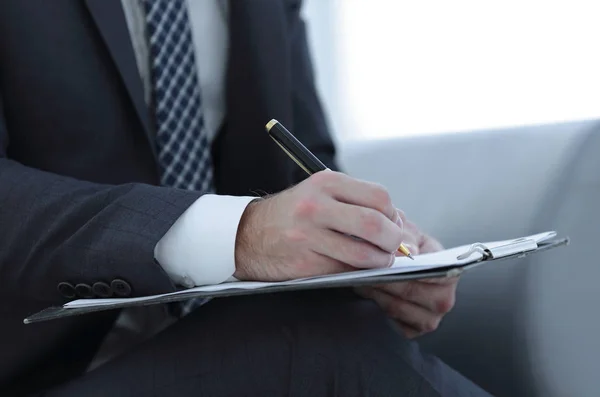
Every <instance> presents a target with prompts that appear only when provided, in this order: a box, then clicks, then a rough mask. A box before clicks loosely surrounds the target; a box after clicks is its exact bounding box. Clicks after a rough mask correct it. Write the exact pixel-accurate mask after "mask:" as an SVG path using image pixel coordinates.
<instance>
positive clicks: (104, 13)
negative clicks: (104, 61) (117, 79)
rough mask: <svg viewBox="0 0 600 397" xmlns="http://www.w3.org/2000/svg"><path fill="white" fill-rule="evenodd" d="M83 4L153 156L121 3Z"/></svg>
mask: <svg viewBox="0 0 600 397" xmlns="http://www.w3.org/2000/svg"><path fill="white" fill-rule="evenodd" d="M85 3H86V5H87V7H88V9H89V11H90V14H91V15H92V18H93V20H94V22H95V23H96V26H97V28H98V30H99V31H100V35H101V37H102V39H103V40H104V42H105V44H106V46H107V48H108V52H109V53H110V55H111V57H112V60H113V61H114V63H115V65H116V67H117V70H118V72H119V75H120V76H121V79H122V81H123V83H124V85H125V88H126V89H127V93H128V94H129V97H130V99H131V101H132V103H133V106H134V108H135V111H136V113H137V115H138V118H139V120H140V122H141V124H142V127H143V129H144V132H145V133H146V136H147V137H148V139H149V140H150V147H151V149H152V151H153V153H154V154H155V155H156V152H155V145H154V143H153V142H154V137H153V134H152V125H151V123H150V113H149V110H148V106H147V104H146V102H145V100H144V88H143V86H142V81H141V78H140V74H139V71H138V68H137V63H136V60H135V53H134V50H133V47H132V45H131V39H130V34H129V29H128V28H127V21H126V20H125V15H124V13H123V9H122V8H121V2H120V1H119V0H85Z"/></svg>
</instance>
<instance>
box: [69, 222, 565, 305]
mask: <svg viewBox="0 0 600 397" xmlns="http://www.w3.org/2000/svg"><path fill="white" fill-rule="evenodd" d="M555 235H556V233H555V232H545V233H539V234H534V235H532V236H527V237H524V238H525V239H527V240H530V241H531V242H532V243H533V246H532V247H531V249H535V247H536V246H537V243H539V242H542V241H544V240H546V239H548V238H550V237H553V236H555ZM519 240H522V239H510V240H501V241H492V242H486V243H484V244H485V246H486V247H488V248H489V249H492V250H493V249H494V248H497V247H501V246H510V243H512V242H515V241H519ZM471 245H472V244H467V245H462V246H459V247H454V248H450V249H446V250H443V251H439V252H434V253H430V254H423V255H416V256H414V260H411V259H410V258H407V257H402V256H401V257H397V258H396V260H395V262H394V264H393V265H392V266H391V267H389V268H385V269H367V270H356V271H352V272H347V273H338V274H331V275H327V276H318V277H307V278H302V279H295V280H290V281H281V282H255V281H236V282H226V283H222V284H216V285H205V286H200V287H195V288H190V289H186V290H183V291H177V292H171V293H168V294H162V295H152V296H143V297H137V298H108V299H78V300H75V301H72V302H69V303H66V304H65V305H64V306H63V307H65V308H77V307H90V306H111V305H118V304H120V303H123V302H125V301H126V302H143V301H146V300H150V299H154V298H158V297H164V296H173V295H181V294H187V293H190V292H195V291H197V292H215V291H223V290H227V289H258V288H265V287H269V286H274V285H278V286H283V285H295V284H320V283H329V282H332V281H343V280H352V279H358V278H366V277H373V276H383V275H390V274H401V273H410V272H414V271H420V270H428V269H435V268H443V267H447V266H456V265H467V264H469V263H475V262H477V261H479V260H481V259H482V257H483V255H482V254H481V253H478V252H474V253H473V254H472V255H470V256H469V257H467V258H465V259H462V260H459V259H457V257H458V256H459V255H461V254H464V253H465V252H467V251H469V248H470V247H471ZM509 251H510V250H505V251H503V252H504V253H507V252H509Z"/></svg>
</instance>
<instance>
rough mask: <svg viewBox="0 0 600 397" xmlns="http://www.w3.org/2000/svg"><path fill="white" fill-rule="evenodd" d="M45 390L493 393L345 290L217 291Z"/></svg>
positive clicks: (90, 393)
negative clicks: (77, 375) (221, 293)
mask: <svg viewBox="0 0 600 397" xmlns="http://www.w3.org/2000/svg"><path fill="white" fill-rule="evenodd" d="M43 395H44V396H48V397H50V396H51V397H70V396H78V397H79V396H86V397H95V396H110V397H121V396H123V397H126V396H127V397H138V396H140V397H141V396H144V397H145V396H177V397H187V396H206V397H209V396H215V397H221V396H236V397H239V396H253V397H254V396H293V397H299V396H310V397H320V396H343V397H353V396H404V397H408V396H420V397H428V396H489V394H487V393H486V392H485V391H483V390H482V389H481V388H479V387H478V386H476V385H475V384H474V383H472V382H471V381H469V380H467V379H466V378H465V377H463V376H462V375H460V374H459V373H458V372H456V371H455V370H453V369H452V368H450V367H448V366H447V365H446V364H444V363H443V362H442V361H441V360H439V359H438V358H436V357H433V356H430V355H428V354H425V353H424V352H422V351H420V349H419V347H418V345H417V344H416V343H415V342H413V341H409V340H406V339H405V338H403V336H402V334H401V333H400V331H399V329H398V328H397V327H396V326H395V323H394V322H393V321H391V320H390V319H389V318H388V317H387V316H386V315H385V314H384V313H383V312H382V311H381V310H380V309H379V307H378V306H377V305H376V304H375V303H374V302H372V301H370V300H367V299H363V298H361V297H359V296H357V295H355V294H354V293H352V292H351V291H350V290H347V289H335V290H333V289H331V290H320V291H303V292H284V293H278V294H258V295H252V296H239V297H229V298H218V299H214V300H212V301H210V302H209V303H207V304H206V305H204V306H202V307H200V308H198V309H197V310H195V311H194V312H192V313H191V314H189V315H188V316H186V317H184V318H183V319H181V320H179V321H177V322H176V323H175V324H173V325H171V326H170V327H168V328H167V329H165V330H164V331H162V332H161V333H159V334H158V335H156V336H155V337H153V338H151V339H150V340H148V341H145V342H143V343H141V344H139V345H137V346H135V347H133V348H132V349H131V350H130V351H128V352H126V353H124V354H122V355H121V356H119V357H117V358H115V359H113V360H111V361H109V362H108V363H106V364H104V365H103V366H101V367H99V368H97V369H95V370H93V371H90V372H88V373H86V374H84V375H82V376H81V377H80V378H77V379H74V380H72V381H71V382H69V383H68V384H64V385H61V386H60V387H58V388H56V389H53V390H49V391H47V392H45V393H43Z"/></svg>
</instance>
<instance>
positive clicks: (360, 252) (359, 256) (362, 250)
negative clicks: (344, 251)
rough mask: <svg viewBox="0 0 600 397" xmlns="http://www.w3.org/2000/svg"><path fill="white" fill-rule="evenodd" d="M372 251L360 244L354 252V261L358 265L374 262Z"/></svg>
mask: <svg viewBox="0 0 600 397" xmlns="http://www.w3.org/2000/svg"><path fill="white" fill-rule="evenodd" d="M372 251H373V250H372V249H371V248H369V247H368V246H366V245H364V244H359V245H358V247H357V248H356V250H355V251H354V255H353V256H354V258H353V259H354V260H355V261H356V262H357V263H358V264H366V263H369V262H371V261H372V257H373V254H372Z"/></svg>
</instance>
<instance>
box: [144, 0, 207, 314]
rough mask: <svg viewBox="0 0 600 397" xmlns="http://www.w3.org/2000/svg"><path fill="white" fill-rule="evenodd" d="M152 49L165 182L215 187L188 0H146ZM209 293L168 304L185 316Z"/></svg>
mask: <svg viewBox="0 0 600 397" xmlns="http://www.w3.org/2000/svg"><path fill="white" fill-rule="evenodd" d="M143 3H144V7H145V11H146V24H147V31H148V40H149V46H150V54H151V71H152V83H153V99H154V104H155V118H156V127H157V133H156V145H157V152H158V162H159V165H160V168H161V184H162V185H163V186H170V187H175V188H180V189H187V190H196V191H200V192H203V193H211V192H213V191H214V188H213V173H212V163H211V155H210V145H209V142H208V139H207V137H206V131H205V129H204V120H203V116H202V108H201V97H200V86H199V85H198V77H197V75H196V73H197V67H196V63H195V56H194V46H193V41H192V34H191V28H190V24H189V19H188V15H187V7H186V3H185V0H143ZM207 300H208V299H205V298H198V299H191V300H187V301H184V302H181V304H177V303H176V304H174V305H169V309H170V311H171V313H172V314H174V315H176V316H179V317H181V316H184V315H186V314H188V313H189V312H191V311H192V310H193V309H195V308H196V307H198V306H200V305H202V304H204V303H205V302H206V301H207Z"/></svg>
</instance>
